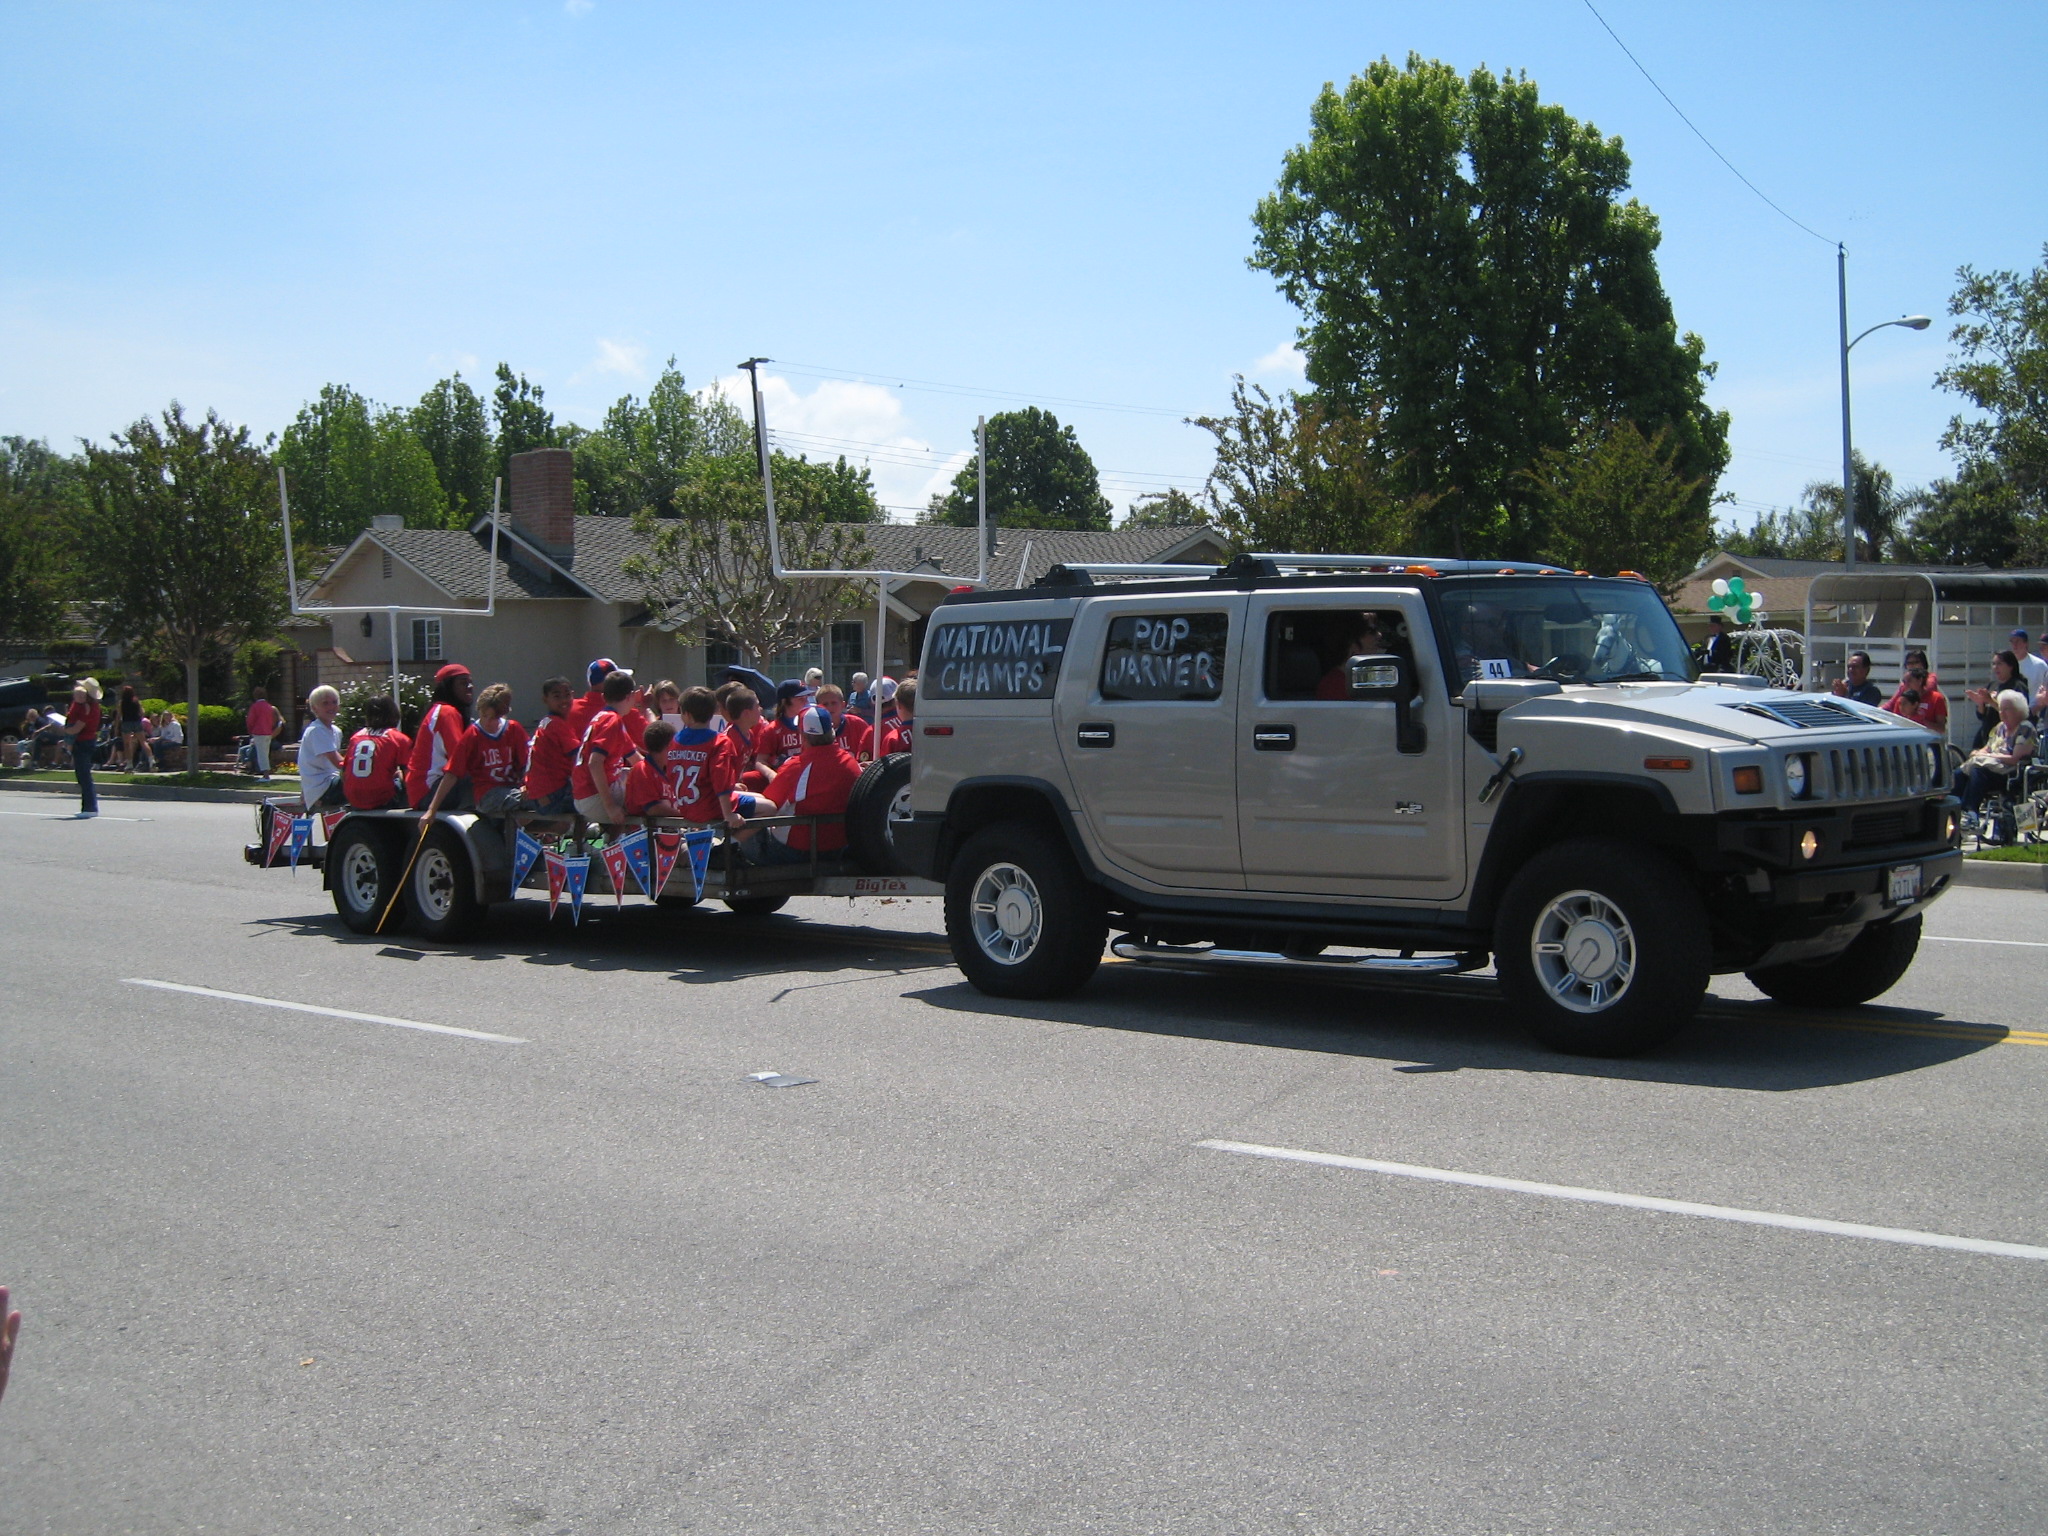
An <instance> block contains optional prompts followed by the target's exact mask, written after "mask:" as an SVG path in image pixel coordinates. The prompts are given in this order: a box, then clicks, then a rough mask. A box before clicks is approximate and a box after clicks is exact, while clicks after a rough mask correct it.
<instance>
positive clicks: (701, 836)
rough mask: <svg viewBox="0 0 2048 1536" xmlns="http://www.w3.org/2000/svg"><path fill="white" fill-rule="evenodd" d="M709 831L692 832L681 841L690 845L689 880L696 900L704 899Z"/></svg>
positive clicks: (710, 834) (709, 856)
mask: <svg viewBox="0 0 2048 1536" xmlns="http://www.w3.org/2000/svg"><path fill="white" fill-rule="evenodd" d="M711 837H712V833H711V829H710V828H709V827H706V828H705V829H704V830H703V831H702V832H692V833H690V834H689V835H688V836H686V837H685V838H684V839H683V841H684V842H686V843H688V844H689V845H690V880H691V883H693V884H694V885H695V886H696V887H697V899H698V900H699V901H702V900H703V899H704V871H705V870H706V869H707V868H709V867H710V864H711Z"/></svg>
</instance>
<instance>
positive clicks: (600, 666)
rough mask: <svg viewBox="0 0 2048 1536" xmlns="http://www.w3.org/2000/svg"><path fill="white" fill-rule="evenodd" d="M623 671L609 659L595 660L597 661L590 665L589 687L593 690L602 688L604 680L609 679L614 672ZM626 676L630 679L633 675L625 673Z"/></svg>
mask: <svg viewBox="0 0 2048 1536" xmlns="http://www.w3.org/2000/svg"><path fill="white" fill-rule="evenodd" d="M623 671H625V669H624V668H623V667H621V666H620V665H619V664H618V663H617V662H616V661H613V660H612V659H611V657H609V656H600V657H598V658H597V660H595V661H593V662H592V663H591V664H590V686H591V687H593V688H602V687H603V686H604V680H605V679H606V678H608V677H610V676H611V675H612V674H613V673H614V672H623ZM626 675H627V676H628V677H631V676H632V675H633V674H632V673H630V672H627V673H626Z"/></svg>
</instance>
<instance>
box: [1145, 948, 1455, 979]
mask: <svg viewBox="0 0 2048 1536" xmlns="http://www.w3.org/2000/svg"><path fill="white" fill-rule="evenodd" d="M1109 952H1110V953H1111V954H1113V955H1115V956H1116V957H1117V958H1118V959H1120V960H1141V961H1145V962H1147V963H1150V964H1159V965H1191V966H1200V967H1202V968H1203V969H1207V970H1286V971H1324V972H1332V973H1335V974H1338V975H1357V974H1359V973H1360V972H1367V973H1371V974H1376V975H1381V976H1447V975H1450V974H1452V973H1453V972H1456V971H1476V970H1478V969H1479V968H1480V967H1481V966H1483V965H1484V964H1485V963H1486V957H1485V956H1484V955H1480V954H1462V955H1430V956H1427V957H1417V958H1409V957H1403V956H1397V955H1356V956H1343V955H1340V956H1336V957H1334V958H1331V957H1325V956H1322V955H1314V956H1299V955H1282V954H1277V953H1275V952H1273V951H1271V950H1261V949H1199V948H1195V947H1193V946H1184V945H1178V944H1148V943H1144V942H1141V941H1140V940H1137V939H1118V940H1117V941H1116V942H1115V943H1114V944H1111V945H1110V946H1109Z"/></svg>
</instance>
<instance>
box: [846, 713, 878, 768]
mask: <svg viewBox="0 0 2048 1536" xmlns="http://www.w3.org/2000/svg"><path fill="white" fill-rule="evenodd" d="M874 739H875V728H874V727H873V726H871V725H869V724H868V723H867V721H865V720H863V719H861V717H860V716H859V715H856V714H855V713H854V712H853V711H852V710H850V709H849V710H848V711H847V712H846V713H845V714H843V715H841V716H840V717H839V745H841V746H842V747H844V748H846V750H847V751H849V752H851V753H852V754H853V755H854V756H855V757H865V756H867V750H868V746H869V744H870V743H872V742H873V741H874Z"/></svg>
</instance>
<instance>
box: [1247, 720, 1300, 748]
mask: <svg viewBox="0 0 2048 1536" xmlns="http://www.w3.org/2000/svg"><path fill="white" fill-rule="evenodd" d="M1252 750H1253V751H1254V752H1292V751H1293V750H1294V727H1293V726H1291V725H1255V726H1253V727H1252Z"/></svg>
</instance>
